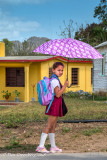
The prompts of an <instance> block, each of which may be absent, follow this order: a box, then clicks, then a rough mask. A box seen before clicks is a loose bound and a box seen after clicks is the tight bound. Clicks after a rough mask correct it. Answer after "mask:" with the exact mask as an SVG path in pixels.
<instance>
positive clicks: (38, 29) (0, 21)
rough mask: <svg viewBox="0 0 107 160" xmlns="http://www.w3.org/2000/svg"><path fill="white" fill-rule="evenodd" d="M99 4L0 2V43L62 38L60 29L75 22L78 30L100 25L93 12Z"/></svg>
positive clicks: (77, 0) (81, 0) (93, 0)
mask: <svg viewBox="0 0 107 160" xmlns="http://www.w3.org/2000/svg"><path fill="white" fill-rule="evenodd" d="M99 3H100V0H0V41H2V39H3V38H7V39H8V40H10V41H13V40H19V41H21V42H22V41H24V40H27V39H28V38H29V37H32V36H37V37H47V38H49V39H58V38H61V37H60V36H59V35H60V33H61V30H60V27H61V28H62V30H63V29H64V23H63V21H65V24H66V25H68V24H69V21H70V19H72V20H73V25H74V28H75V31H76V30H77V28H78V27H77V26H76V25H75V23H77V24H78V26H80V25H81V24H83V25H84V26H85V25H86V24H87V23H88V24H90V23H93V22H95V23H99V21H98V18H94V17H93V15H94V8H95V7H96V6H98V5H99Z"/></svg>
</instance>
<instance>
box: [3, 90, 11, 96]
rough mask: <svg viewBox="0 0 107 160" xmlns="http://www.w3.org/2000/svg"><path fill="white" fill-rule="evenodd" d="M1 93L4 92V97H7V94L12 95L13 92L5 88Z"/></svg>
mask: <svg viewBox="0 0 107 160" xmlns="http://www.w3.org/2000/svg"><path fill="white" fill-rule="evenodd" d="M1 93H4V94H3V98H5V97H6V96H7V95H8V96H9V97H10V96H11V93H10V92H8V90H7V91H5V90H3V91H2V92H1Z"/></svg>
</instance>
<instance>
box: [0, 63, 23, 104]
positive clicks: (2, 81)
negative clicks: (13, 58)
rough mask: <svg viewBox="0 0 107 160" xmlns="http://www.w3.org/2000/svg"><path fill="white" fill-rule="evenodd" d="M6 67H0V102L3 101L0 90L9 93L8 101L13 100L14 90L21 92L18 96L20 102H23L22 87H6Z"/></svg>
mask: <svg viewBox="0 0 107 160" xmlns="http://www.w3.org/2000/svg"><path fill="white" fill-rule="evenodd" d="M5 68H6V67H1V66H0V100H5V99H4V98H3V97H2V96H3V93H1V91H2V90H5V91H7V90H8V91H9V92H10V93H11V97H10V98H9V100H15V94H14V93H13V91H14V90H18V91H19V92H21V94H20V100H21V101H24V87H6V77H5V75H6V73H5V71H6V69H5Z"/></svg>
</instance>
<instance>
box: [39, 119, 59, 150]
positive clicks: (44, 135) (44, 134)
mask: <svg viewBox="0 0 107 160" xmlns="http://www.w3.org/2000/svg"><path fill="white" fill-rule="evenodd" d="M56 120H57V117H55V116H49V118H48V123H47V126H46V127H45V129H44V130H43V132H42V134H41V139H40V144H39V147H44V144H45V141H46V138H47V136H48V133H49V131H50V130H51V128H52V127H53V126H54V123H55V122H56Z"/></svg>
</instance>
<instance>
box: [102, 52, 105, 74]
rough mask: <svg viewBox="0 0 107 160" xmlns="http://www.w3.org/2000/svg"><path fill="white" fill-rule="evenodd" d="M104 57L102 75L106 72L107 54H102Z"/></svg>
mask: <svg viewBox="0 0 107 160" xmlns="http://www.w3.org/2000/svg"><path fill="white" fill-rule="evenodd" d="M102 56H103V59H102V75H104V74H105V60H106V55H105V54H102Z"/></svg>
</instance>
